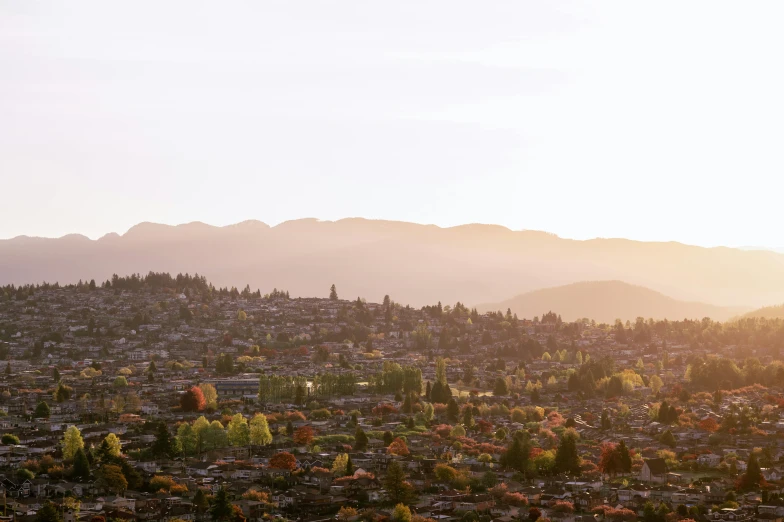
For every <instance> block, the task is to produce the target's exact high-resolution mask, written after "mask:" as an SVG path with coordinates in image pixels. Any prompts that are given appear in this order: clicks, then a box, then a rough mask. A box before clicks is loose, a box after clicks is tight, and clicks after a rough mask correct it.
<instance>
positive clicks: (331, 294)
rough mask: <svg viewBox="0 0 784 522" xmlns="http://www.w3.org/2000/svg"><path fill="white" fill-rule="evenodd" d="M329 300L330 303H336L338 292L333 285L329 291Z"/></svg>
mask: <svg viewBox="0 0 784 522" xmlns="http://www.w3.org/2000/svg"><path fill="white" fill-rule="evenodd" d="M329 300H330V301H337V300H338V290H337V288H335V285H334V284H333V285H332V286H331V287H330V289H329Z"/></svg>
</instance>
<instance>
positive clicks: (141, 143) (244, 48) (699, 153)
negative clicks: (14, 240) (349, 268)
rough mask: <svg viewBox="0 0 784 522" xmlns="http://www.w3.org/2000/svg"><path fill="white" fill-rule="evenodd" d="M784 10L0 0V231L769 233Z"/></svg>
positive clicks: (775, 227) (774, 211)
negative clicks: (198, 227) (325, 228)
mask: <svg viewBox="0 0 784 522" xmlns="http://www.w3.org/2000/svg"><path fill="white" fill-rule="evenodd" d="M783 17H784V3H782V2H780V1H775V0H771V1H769V2H765V1H755V2H742V3H739V2H729V1H727V2H724V1H716V0H713V1H696V0H695V1H690V2H683V1H662V2H629V1H628V0H619V1H609V0H608V1H595V0H594V1H586V2H578V1H566V0H564V1H557V2H541V1H537V2H532V1H523V0H514V1H509V2H493V1H490V2H463V1H458V0H444V1H428V0H425V1H417V2H388V1H387V2H380V1H378V2H375V1H374V2H370V1H367V0H357V1H348V0H341V1H327V0H324V1H302V2H291V1H287V0H283V1H274V0H266V1H264V2H233V1H226V2H192V1H187V2H185V1H183V2H176V1H170V2H152V1H136V2H123V3H120V2H106V1H103V0H97V1H80V2H37V1H32V0H19V1H12V0H0V71H2V72H1V73H0V76H1V77H2V79H1V80H0V194H2V195H3V197H2V200H1V201H2V203H0V238H9V237H13V236H17V235H22V234H24V235H31V236H47V237H56V236H61V235H64V234H68V233H81V234H84V235H87V236H89V237H92V238H97V237H100V236H101V235H103V234H105V233H108V232H119V233H123V232H125V231H126V230H127V229H128V228H130V227H131V226H133V225H134V224H136V223H139V222H142V221H154V222H162V223H170V224H178V223H185V222H190V221H203V222H205V223H210V224H213V225H227V224H232V223H236V222H239V221H243V220H246V219H259V220H261V221H264V222H266V223H269V224H273V225H274V224H277V223H280V222H283V221H286V220H289V219H297V218H302V217H317V218H321V219H339V218H343V217H353V216H360V217H366V218H377V219H394V220H402V221H414V222H420V223H435V224H438V225H441V226H453V225H458V224H464V223H495V224H501V225H504V226H507V227H509V228H511V229H515V230H518V229H533V230H546V231H549V232H553V233H556V234H558V235H560V236H562V237H569V238H576V239H586V238H593V237H626V238H630V239H638V240H655V241H670V240H674V241H681V242H684V243H691V244H697V245H704V246H715V245H729V246H743V245H754V246H768V247H781V246H784V238H782V237H781V233H780V230H781V229H780V223H781V213H780V208H781V194H782V188H784V181H782V180H784V152H783V151H784V149H782V146H781V144H782V143H784V126H783V125H784V124H783V123H782V122H784V96H782V93H784V72H783V69H784V66H782V63H784V62H783V61H782V59H781V55H780V53H781V49H784V32H783V31H781V30H780V21H781V20H782V18H783Z"/></svg>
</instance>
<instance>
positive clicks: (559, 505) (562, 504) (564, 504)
mask: <svg viewBox="0 0 784 522" xmlns="http://www.w3.org/2000/svg"><path fill="white" fill-rule="evenodd" d="M553 511H554V512H555V513H563V514H565V515H570V514H572V513H574V504H572V503H571V502H569V501H568V500H556V501H555V505H554V506H553Z"/></svg>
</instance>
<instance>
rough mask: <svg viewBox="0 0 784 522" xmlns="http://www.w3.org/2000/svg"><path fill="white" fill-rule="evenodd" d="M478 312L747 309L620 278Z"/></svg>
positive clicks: (685, 315)
mask: <svg viewBox="0 0 784 522" xmlns="http://www.w3.org/2000/svg"><path fill="white" fill-rule="evenodd" d="M477 308H478V310H479V312H489V311H496V310H501V311H502V312H506V310H507V309H511V310H512V312H514V313H516V314H517V315H518V317H527V318H530V317H536V316H539V317H541V316H542V315H543V314H545V313H547V312H549V311H553V312H557V313H558V314H560V315H561V318H562V319H563V320H565V321H574V320H576V319H581V318H583V317H587V318H589V319H594V320H596V321H597V322H602V323H609V324H612V323H613V322H615V320H616V319H621V320H622V321H627V320H630V321H634V320H635V319H636V318H637V317H644V318H645V319H648V318H653V319H665V318H666V319H671V320H676V319H677V320H679V319H702V318H703V317H710V318H711V319H714V320H719V321H724V320H727V319H729V318H731V317H735V316H737V315H739V314H741V313H743V312H745V311H747V310H748V308H745V309H744V308H734V307H722V306H715V305H710V304H705V303H695V302H686V301H678V300H676V299H673V298H671V297H667V296H666V295H664V294H661V293H659V292H655V291H653V290H650V289H648V288H644V287H642V286H635V285H630V284H627V283H623V282H621V281H589V282H581V283H573V284H570V285H565V286H558V287H554V288H543V289H541V290H534V291H533V292H528V293H525V294H522V295H518V296H516V297H513V298H511V299H507V300H505V301H501V302H499V303H490V304H482V305H479V306H478V307H477Z"/></svg>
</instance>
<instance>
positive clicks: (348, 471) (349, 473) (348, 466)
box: [346, 454, 354, 477]
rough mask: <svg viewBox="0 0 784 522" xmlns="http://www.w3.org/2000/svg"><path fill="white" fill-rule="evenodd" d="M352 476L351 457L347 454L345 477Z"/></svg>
mask: <svg viewBox="0 0 784 522" xmlns="http://www.w3.org/2000/svg"><path fill="white" fill-rule="evenodd" d="M353 474H354V463H353V462H351V455H350V454H349V456H348V459H347V460H346V476H349V477H350V476H352V475H353Z"/></svg>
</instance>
